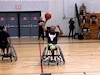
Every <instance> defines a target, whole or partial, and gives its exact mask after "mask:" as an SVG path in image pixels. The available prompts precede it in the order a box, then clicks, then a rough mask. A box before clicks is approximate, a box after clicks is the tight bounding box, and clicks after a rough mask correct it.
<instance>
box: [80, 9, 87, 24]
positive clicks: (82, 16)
mask: <svg viewBox="0 0 100 75" xmlns="http://www.w3.org/2000/svg"><path fill="white" fill-rule="evenodd" d="M82 12H83V13H82V14H81V15H80V18H81V23H86V21H87V13H86V11H85V10H84V11H82Z"/></svg>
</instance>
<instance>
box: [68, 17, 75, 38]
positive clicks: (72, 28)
mask: <svg viewBox="0 0 100 75" xmlns="http://www.w3.org/2000/svg"><path fill="white" fill-rule="evenodd" d="M74 23H75V22H74V20H73V18H70V20H69V38H70V37H71V34H72V39H73V37H74V35H73V32H74V29H75V26H74Z"/></svg>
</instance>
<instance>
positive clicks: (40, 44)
mask: <svg viewBox="0 0 100 75" xmlns="http://www.w3.org/2000/svg"><path fill="white" fill-rule="evenodd" d="M39 51H40V61H41V58H42V53H41V44H40V42H39ZM40 64H41V65H40V67H41V73H43V65H42V63H41V62H40Z"/></svg>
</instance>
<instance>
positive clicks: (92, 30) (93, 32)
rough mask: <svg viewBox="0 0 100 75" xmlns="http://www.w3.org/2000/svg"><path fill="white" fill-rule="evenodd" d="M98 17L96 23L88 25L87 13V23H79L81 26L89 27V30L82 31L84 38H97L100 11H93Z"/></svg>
mask: <svg viewBox="0 0 100 75" xmlns="http://www.w3.org/2000/svg"><path fill="white" fill-rule="evenodd" d="M95 14H96V16H97V18H98V25H96V24H95V23H94V24H92V25H90V15H91V14H90V13H88V14H87V23H86V24H85V25H84V24H82V23H81V27H82V28H83V25H84V26H85V27H86V28H89V32H88V33H86V32H83V36H84V39H98V32H99V31H100V29H99V27H100V13H95Z"/></svg>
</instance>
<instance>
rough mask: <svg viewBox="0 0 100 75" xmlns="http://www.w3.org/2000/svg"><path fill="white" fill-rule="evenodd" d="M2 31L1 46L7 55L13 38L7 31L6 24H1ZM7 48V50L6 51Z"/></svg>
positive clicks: (0, 32) (0, 35)
mask: <svg viewBox="0 0 100 75" xmlns="http://www.w3.org/2000/svg"><path fill="white" fill-rule="evenodd" d="M0 29H1V31H0V48H1V49H2V50H3V54H4V55H5V54H6V53H7V54H8V52H9V49H8V48H9V46H10V44H11V40H10V35H9V34H8V33H7V32H6V31H7V29H6V27H5V26H1V27H0ZM5 49H6V50H7V51H5Z"/></svg>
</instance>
